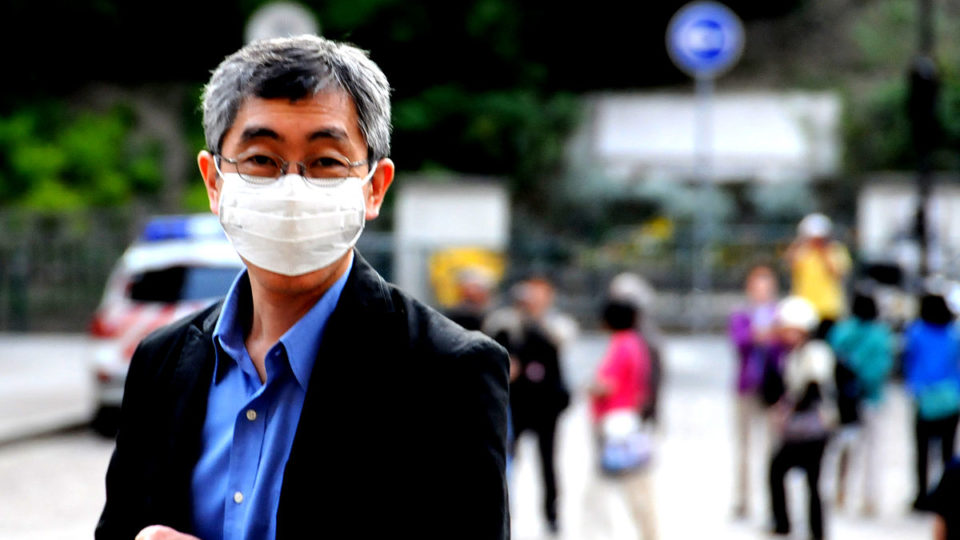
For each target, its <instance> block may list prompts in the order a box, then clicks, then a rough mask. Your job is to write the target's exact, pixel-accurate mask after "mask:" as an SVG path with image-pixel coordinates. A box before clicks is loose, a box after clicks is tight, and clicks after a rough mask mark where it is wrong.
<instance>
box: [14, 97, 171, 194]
mask: <svg viewBox="0 0 960 540" xmlns="http://www.w3.org/2000/svg"><path fill="white" fill-rule="evenodd" d="M133 124H134V122H133V116H132V114H131V112H130V111H129V110H128V109H126V108H124V107H121V106H117V107H114V108H113V109H111V110H109V111H106V112H103V113H97V112H93V111H89V110H82V111H70V110H68V109H67V108H66V107H65V106H64V105H63V104H62V103H59V102H55V101H51V102H38V103H35V104H33V105H31V106H28V107H24V108H20V109H17V110H16V111H14V112H13V113H11V114H10V115H8V116H4V117H0V155H2V156H6V159H2V160H0V205H2V206H14V207H25V208H30V209H36V210H43V211H60V210H72V209H77V208H82V207H85V206H116V205H120V204H123V203H126V202H129V201H130V200H131V199H132V198H133V197H134V196H135V195H138V194H150V193H155V192H157V191H158V190H159V188H160V186H161V178H162V175H161V174H160V167H159V163H158V161H159V148H157V147H156V146H154V145H150V144H143V145H137V144H134V142H133V140H132V138H131V136H130V135H131V130H132V129H133V127H134V126H133Z"/></svg>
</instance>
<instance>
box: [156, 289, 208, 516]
mask: <svg viewBox="0 0 960 540" xmlns="http://www.w3.org/2000/svg"><path fill="white" fill-rule="evenodd" d="M219 314H220V307H219V306H218V307H216V308H215V309H214V310H213V311H212V312H211V313H210V315H209V316H208V317H206V318H205V319H204V321H203V323H202V328H199V327H197V326H191V327H189V328H188V329H187V335H186V337H185V338H184V344H183V348H182V350H181V354H180V358H179V359H178V361H177V364H176V366H175V367H174V371H173V374H172V377H171V379H170V384H169V386H168V394H167V401H168V409H167V410H169V411H171V413H170V414H171V416H170V420H169V421H170V425H169V434H170V436H169V438H168V440H167V455H168V456H169V461H168V462H167V466H168V471H167V474H166V475H164V476H165V477H164V478H163V480H164V481H165V482H166V484H165V486H164V490H165V491H166V492H167V496H166V497H163V498H162V499H161V500H165V501H171V503H172V504H173V507H172V508H168V509H167V511H168V512H169V514H170V517H171V519H172V520H173V522H174V523H178V524H180V526H186V527H189V526H192V524H191V518H190V515H191V500H190V481H191V477H192V473H193V468H194V465H195V464H196V461H197V459H198V457H199V455H200V446H201V445H200V441H201V432H202V430H203V423H204V420H205V418H206V413H207V396H208V394H209V390H210V381H211V380H212V378H213V366H214V364H215V362H214V360H215V357H214V349H213V340H212V338H211V336H212V333H213V325H214V324H215V323H216V320H217V317H218V316H219ZM174 501H176V502H174Z"/></svg>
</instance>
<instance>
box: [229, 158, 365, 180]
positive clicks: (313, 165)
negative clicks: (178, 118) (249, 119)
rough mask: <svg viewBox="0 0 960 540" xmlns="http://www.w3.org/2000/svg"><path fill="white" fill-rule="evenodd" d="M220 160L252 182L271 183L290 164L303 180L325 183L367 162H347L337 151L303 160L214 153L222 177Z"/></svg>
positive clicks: (339, 177) (341, 176) (284, 171)
mask: <svg viewBox="0 0 960 540" xmlns="http://www.w3.org/2000/svg"><path fill="white" fill-rule="evenodd" d="M220 160H223V161H225V162H227V163H229V164H230V165H233V166H234V167H236V169H237V171H236V172H237V174H238V175H240V178H242V179H244V180H245V181H247V182H250V183H251V184H270V183H272V182H275V181H276V180H277V179H278V178H280V177H281V176H283V175H284V174H286V171H287V169H288V168H289V166H290V165H291V164H293V165H296V166H297V174H299V175H300V176H302V177H303V179H304V180H306V181H307V182H310V183H314V184H318V185H319V184H326V183H328V181H329V180H336V179H341V178H349V177H350V176H351V175H352V174H353V170H354V169H355V168H357V167H359V166H361V165H366V164H367V163H368V162H367V160H361V161H350V159H349V158H347V157H346V156H342V155H340V154H337V153H329V154H325V155H318V156H311V157H309V158H307V159H305V160H303V161H287V160H285V159H283V158H282V157H280V156H278V155H276V154H271V153H269V152H248V153H245V154H240V155H239V156H237V157H236V158H234V159H231V158H228V157H226V156H224V155H222V154H217V155H216V159H214V164H215V165H216V167H217V172H218V173H219V174H220V176H223V171H222V170H221V169H220Z"/></svg>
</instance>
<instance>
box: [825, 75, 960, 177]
mask: <svg viewBox="0 0 960 540" xmlns="http://www.w3.org/2000/svg"><path fill="white" fill-rule="evenodd" d="M907 98H908V85H907V81H906V78H905V77H904V78H901V79H892V80H888V81H885V82H884V83H882V84H878V85H876V86H875V87H874V88H872V89H871V90H870V91H869V92H868V93H867V94H866V95H865V96H864V98H863V99H861V100H858V101H854V102H851V103H849V107H848V110H847V115H846V122H845V126H844V128H845V139H846V150H847V156H846V164H847V167H848V168H849V169H851V170H854V171H864V170H884V169H887V170H890V169H905V170H910V169H913V168H915V167H916V166H917V153H916V151H915V150H914V148H913V141H912V139H911V135H910V117H909V114H908V110H907ZM937 119H938V122H939V124H940V129H939V131H940V133H939V134H938V135H939V137H938V142H939V144H938V150H936V151H935V152H934V153H933V155H932V156H931V158H932V163H931V165H932V166H933V168H934V169H955V168H957V167H958V166H960V163H958V158H957V149H958V148H960V76H958V74H956V73H952V72H946V73H945V74H943V75H942V79H941V84H940V94H939V99H938V102H937Z"/></svg>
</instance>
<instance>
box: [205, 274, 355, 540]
mask: <svg viewBox="0 0 960 540" xmlns="http://www.w3.org/2000/svg"><path fill="white" fill-rule="evenodd" d="M352 266H353V261H352V260H351V262H350V267H351V268H352ZM349 274H350V268H348V269H347V272H345V273H344V275H343V276H342V277H341V278H340V279H339V280H337V282H336V283H334V285H333V286H332V287H330V289H329V290H327V292H326V293H324V295H323V297H321V298H320V300H318V301H317V303H316V304H315V305H314V306H313V308H311V309H310V311H308V312H307V313H306V314H305V315H304V316H303V317H301V318H300V320H299V321H297V323H296V324H294V325H293V327H292V328H290V329H289V330H288V331H287V332H286V333H285V334H284V335H283V336H282V337H281V338H280V340H279V341H278V342H277V343H275V344H274V345H273V346H272V347H271V348H270V350H269V351H267V355H266V357H265V364H266V371H267V380H266V383H263V384H261V382H260V377H259V375H257V370H256V368H254V365H253V361H252V360H251V359H250V355H249V354H248V353H247V348H246V345H245V344H244V343H245V342H244V330H245V328H246V327H248V326H249V323H248V321H249V320H250V317H251V316H252V300H251V297H250V278H249V276H248V275H247V272H246V271H243V272H241V273H240V275H239V276H237V279H236V280H235V281H234V283H233V285H232V286H231V288H230V291H229V292H228V293H227V296H226V298H225V300H224V304H223V308H222V310H221V313H220V318H219V319H218V320H217V325H216V327H215V328H214V332H213V340H214V346H215V348H216V366H215V368H214V375H213V380H212V381H211V382H210V394H209V396H208V397H207V416H206V419H205V421H204V424H203V433H202V435H201V436H202V445H203V446H202V450H201V454H200V459H199V460H198V461H197V465H196V467H195V468H194V470H193V477H192V483H191V492H192V495H193V500H192V505H193V521H194V531H195V533H196V534H197V535H198V536H200V538H202V539H203V540H263V539H269V538H274V537H275V536H276V526H277V508H278V506H279V503H280V488H281V486H282V485H283V471H284V469H285V467H286V464H287V459H288V458H289V457H290V448H291V446H292V445H293V438H294V435H296V431H297V424H298V422H299V421H300V411H301V409H302V407H303V400H304V397H305V396H306V390H307V383H308V382H309V381H310V374H311V372H312V371H313V366H314V362H315V360H316V356H317V350H318V349H319V347H320V341H321V339H322V338H323V330H324V327H325V326H326V323H327V320H328V319H329V318H330V314H331V313H333V309H334V308H335V307H336V305H337V301H338V300H339V299H340V293H341V292H343V287H344V285H345V284H346V281H347V276H348V275H349Z"/></svg>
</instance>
